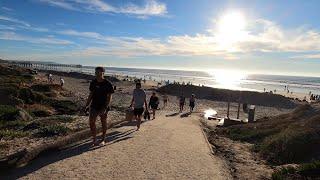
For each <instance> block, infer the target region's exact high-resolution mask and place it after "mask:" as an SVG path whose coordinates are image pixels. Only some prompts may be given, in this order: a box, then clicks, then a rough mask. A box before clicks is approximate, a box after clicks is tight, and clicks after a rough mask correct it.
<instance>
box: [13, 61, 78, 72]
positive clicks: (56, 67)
mask: <svg viewBox="0 0 320 180" xmlns="http://www.w3.org/2000/svg"><path fill="white" fill-rule="evenodd" d="M9 63H10V64H12V65H16V66H19V67H23V68H29V69H34V70H53V71H64V72H82V65H80V64H58V63H48V62H34V61H10V62H9Z"/></svg>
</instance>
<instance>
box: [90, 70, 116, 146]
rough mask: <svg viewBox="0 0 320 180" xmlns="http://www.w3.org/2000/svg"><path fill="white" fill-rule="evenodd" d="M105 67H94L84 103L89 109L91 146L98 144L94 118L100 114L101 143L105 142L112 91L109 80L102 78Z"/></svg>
mask: <svg viewBox="0 0 320 180" xmlns="http://www.w3.org/2000/svg"><path fill="white" fill-rule="evenodd" d="M104 73H105V69H104V68H103V67H96V68H95V75H96V77H95V79H94V80H92V81H91V83H90V87H89V90H90V94H89V97H88V99H87V103H86V110H87V109H89V125H90V130H91V134H92V139H93V146H96V145H98V144H99V143H98V142H97V138H96V136H97V131H96V120H97V117H98V116H100V120H101V124H102V141H101V143H100V144H101V145H105V143H106V133H107V117H108V111H109V110H110V102H111V96H112V93H114V90H113V86H112V84H111V82H109V81H108V80H106V79H105V78H104Z"/></svg>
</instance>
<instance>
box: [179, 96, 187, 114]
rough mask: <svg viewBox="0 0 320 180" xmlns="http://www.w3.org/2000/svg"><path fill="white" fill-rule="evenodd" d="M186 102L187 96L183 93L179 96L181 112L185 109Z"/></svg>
mask: <svg viewBox="0 0 320 180" xmlns="http://www.w3.org/2000/svg"><path fill="white" fill-rule="evenodd" d="M185 103H186V98H185V97H184V95H183V94H181V96H180V97H179V107H180V113H181V112H182V111H183V107H184V104H185Z"/></svg>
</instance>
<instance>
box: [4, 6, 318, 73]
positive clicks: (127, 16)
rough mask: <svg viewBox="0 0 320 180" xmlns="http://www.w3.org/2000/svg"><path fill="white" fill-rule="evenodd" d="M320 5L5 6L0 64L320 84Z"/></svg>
mask: <svg viewBox="0 0 320 180" xmlns="http://www.w3.org/2000/svg"><path fill="white" fill-rule="evenodd" d="M319 19H320V1H317V0H308V1H301V0H282V1H279V0H250V1H249V0H247V1H244V0H243V1H241V0H238V1H236V0H232V1H231V0H221V1H220V0H184V1H181V0H23V1H22V0H1V1H0V58H2V59H11V60H33V61H51V62H57V63H68V64H83V65H90V66H96V65H103V66H113V67H135V68H137V67H138V68H157V69H182V70H203V71H213V70H215V69H227V70H231V71H241V72H245V73H259V74H285V75H302V76H320V70H319V69H320V23H319V21H318V20H319Z"/></svg>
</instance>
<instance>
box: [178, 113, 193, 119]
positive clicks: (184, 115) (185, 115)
mask: <svg viewBox="0 0 320 180" xmlns="http://www.w3.org/2000/svg"><path fill="white" fill-rule="evenodd" d="M190 115H191V112H186V113H183V114H181V115H180V117H181V118H185V117H189V116H190Z"/></svg>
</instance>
